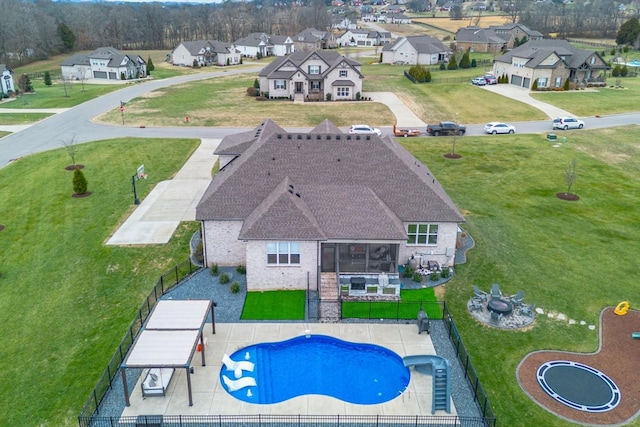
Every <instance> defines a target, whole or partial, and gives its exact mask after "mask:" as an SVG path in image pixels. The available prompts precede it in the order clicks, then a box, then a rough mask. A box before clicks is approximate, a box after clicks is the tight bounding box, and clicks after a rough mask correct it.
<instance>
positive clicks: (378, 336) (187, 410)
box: [122, 323, 456, 417]
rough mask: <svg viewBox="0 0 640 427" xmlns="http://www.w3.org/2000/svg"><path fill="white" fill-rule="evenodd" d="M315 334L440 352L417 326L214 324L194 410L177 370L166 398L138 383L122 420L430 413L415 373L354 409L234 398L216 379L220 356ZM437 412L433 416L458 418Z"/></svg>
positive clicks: (317, 399)
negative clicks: (397, 389) (386, 396)
mask: <svg viewBox="0 0 640 427" xmlns="http://www.w3.org/2000/svg"><path fill="white" fill-rule="evenodd" d="M306 330H309V331H310V333H311V334H321V335H329V336H332V337H335V338H339V339H342V340H345V341H352V342H359V343H369V344H377V345H380V346H383V347H386V348H388V349H390V350H392V351H394V352H396V353H397V354H399V355H400V356H401V357H404V356H409V355H418V354H436V352H435V349H434V347H433V344H432V342H431V337H430V336H429V335H428V334H427V333H425V332H423V333H422V334H418V329H417V327H416V325H415V324H360V323H357V324H353V323H349V324H344V323H311V324H308V323H217V324H216V334H215V335H214V334H212V332H211V325H210V324H209V325H208V326H206V327H205V337H206V339H207V346H206V349H205V356H206V366H205V367H203V366H202V362H201V355H200V353H195V354H194V357H193V363H192V366H193V367H194V369H195V373H194V375H192V376H191V385H192V397H193V406H189V398H188V394H187V382H186V379H185V372H184V369H179V370H176V372H175V373H174V376H173V378H172V380H171V383H170V385H169V388H168V389H167V393H166V395H165V396H164V397H163V396H154V397H146V398H143V397H142V393H141V388H140V381H138V383H137V384H136V387H135V388H134V389H132V390H130V392H131V398H130V401H131V406H129V407H126V408H125V410H124V412H123V413H122V416H127V417H130V416H131V417H133V416H137V415H240V414H242V415H249V414H274V415H288V414H296V415H297V414H306V415H427V416H430V415H432V414H431V399H432V393H431V386H432V378H431V375H429V374H427V373H423V372H421V371H420V370H419V371H416V369H415V368H410V369H411V381H410V382H409V387H408V388H407V390H406V391H405V392H404V393H403V394H401V395H400V396H398V397H397V398H395V399H393V400H391V401H389V402H386V403H383V404H378V405H356V404H351V403H346V402H343V401H341V400H338V399H335V398H332V397H328V396H320V395H306V396H300V397H296V398H293V399H289V400H287V401H285V402H281V403H277V404H273V405H259V404H252V403H247V402H243V401H240V400H237V399H235V398H234V397H233V396H231V395H230V394H228V393H227V391H226V390H225V389H224V387H223V386H222V385H221V384H220V383H219V381H218V378H219V374H220V369H221V367H222V356H223V355H224V354H225V353H226V354H232V353H234V352H235V351H237V350H239V349H241V348H243V347H246V346H248V345H252V344H257V343H261V342H274V341H283V340H287V339H290V338H293V337H296V336H300V335H305V333H306V332H305V331H306ZM455 414H456V411H455V408H454V405H453V402H451V414H447V413H446V412H444V411H436V413H435V415H455Z"/></svg>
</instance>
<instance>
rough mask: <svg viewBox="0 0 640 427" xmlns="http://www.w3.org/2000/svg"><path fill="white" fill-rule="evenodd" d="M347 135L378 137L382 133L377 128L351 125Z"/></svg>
mask: <svg viewBox="0 0 640 427" xmlns="http://www.w3.org/2000/svg"><path fill="white" fill-rule="evenodd" d="M349 133H350V134H352V135H354V134H358V135H374V134H375V135H378V136H380V135H381V134H382V132H381V131H380V129H378V128H373V127H371V126H369V125H351V127H350V128H349Z"/></svg>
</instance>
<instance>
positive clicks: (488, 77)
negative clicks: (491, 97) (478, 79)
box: [484, 74, 498, 85]
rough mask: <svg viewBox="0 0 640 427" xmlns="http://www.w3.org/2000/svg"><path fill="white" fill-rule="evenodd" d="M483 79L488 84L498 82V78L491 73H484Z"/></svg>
mask: <svg viewBox="0 0 640 427" xmlns="http://www.w3.org/2000/svg"><path fill="white" fill-rule="evenodd" d="M484 81H485V82H487V84H488V85H497V84H498V79H497V78H496V77H495V76H492V75H491V74H486V75H485V76H484Z"/></svg>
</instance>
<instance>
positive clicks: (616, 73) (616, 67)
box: [611, 65, 622, 77]
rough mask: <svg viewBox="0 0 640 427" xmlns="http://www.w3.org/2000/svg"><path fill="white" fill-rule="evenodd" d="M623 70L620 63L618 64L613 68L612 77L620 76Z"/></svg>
mask: <svg viewBox="0 0 640 427" xmlns="http://www.w3.org/2000/svg"><path fill="white" fill-rule="evenodd" d="M621 71H622V69H621V68H620V65H616V66H615V67H613V70H611V77H619V76H620V72H621Z"/></svg>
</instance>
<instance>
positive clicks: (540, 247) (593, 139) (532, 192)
mask: <svg viewBox="0 0 640 427" xmlns="http://www.w3.org/2000/svg"><path fill="white" fill-rule="evenodd" d="M637 134H638V128H637V127H635V126H634V127H627V128H623V129H607V130H594V131H584V132H579V133H578V132H576V133H574V134H572V135H571V137H570V139H569V142H568V143H566V144H564V146H563V147H562V148H552V146H551V144H550V143H548V142H546V140H545V139H544V137H543V136H542V135H515V136H513V137H509V138H508V139H506V138H481V137H465V138H464V141H463V142H462V143H461V144H460V145H458V148H457V150H456V152H458V153H460V154H462V156H463V157H462V158H461V159H459V160H448V159H446V158H444V157H443V156H442V154H443V153H447V152H448V151H449V148H450V141H447V139H449V138H445V139H437V140H429V144H425V143H424V139H422V138H415V139H412V138H409V139H403V140H402V143H403V145H405V146H407V148H408V149H410V150H411V151H412V152H413V153H414V155H416V157H418V158H419V159H420V160H421V161H423V162H424V163H425V164H427V165H428V166H429V168H430V169H431V171H432V172H433V173H434V174H435V176H436V177H438V179H439V181H440V183H441V184H442V185H443V187H444V188H445V189H446V191H447V193H448V194H449V195H450V196H451V197H452V199H453V200H454V201H455V203H456V204H457V206H458V207H459V208H460V209H461V211H462V212H463V213H464V215H465V218H466V223H465V224H464V225H463V227H464V228H465V229H466V230H467V231H469V232H470V234H471V236H473V238H474V239H475V244H476V245H475V248H474V249H472V250H471V251H470V252H469V253H468V254H467V255H468V260H467V263H466V264H462V265H458V266H457V267H456V274H455V276H454V278H453V280H452V281H451V282H449V283H448V284H446V285H445V289H446V298H445V299H446V301H447V305H448V306H449V308H450V310H451V312H452V313H453V314H454V317H455V321H456V325H457V326H458V329H459V331H460V333H461V336H462V337H463V340H464V344H465V346H466V348H467V349H468V350H469V352H470V354H471V356H472V363H473V364H474V366H475V368H476V370H477V371H478V374H479V376H480V379H481V381H482V385H483V387H484V389H485V391H486V392H487V394H488V396H489V399H490V401H491V403H492V405H493V407H494V410H495V412H496V415H497V418H498V422H499V424H500V425H509V426H520V425H525V424H523V421H522V420H523V416H524V417H525V418H526V419H527V423H526V425H544V426H547V427H548V426H563V427H564V426H570V425H574V424H572V423H569V422H566V421H564V420H562V419H560V418H558V417H555V416H554V415H551V414H550V413H548V412H547V411H546V410H544V409H542V408H540V407H539V406H538V405H537V404H535V403H534V402H533V401H531V400H530V399H529V398H528V397H527V396H526V395H525V394H524V393H523V392H522V390H521V389H520V387H519V386H518V384H517V381H516V377H515V372H516V368H517V366H518V363H519V362H520V361H521V360H522V358H523V357H524V356H525V355H526V354H527V353H529V352H531V351H536V350H545V349H555V350H567V351H577V352H594V351H596V350H597V348H598V332H597V330H596V331H590V330H589V329H588V328H587V327H586V326H581V325H578V324H576V325H569V323H568V322H567V321H558V320H555V319H549V318H547V317H546V316H538V317H537V318H536V322H535V324H534V326H533V327H532V328H531V329H529V330H526V331H503V330H497V329H492V328H489V327H487V326H484V325H480V324H478V323H477V322H476V321H475V320H473V318H472V316H471V315H470V314H469V313H468V311H467V309H466V302H467V301H468V299H469V298H470V297H471V296H472V295H473V291H472V286H473V284H477V285H478V286H479V287H480V288H481V289H484V290H485V291H488V290H489V288H490V286H491V284H492V283H499V284H500V287H501V289H502V290H503V291H504V292H505V293H508V294H515V293H516V292H517V291H518V290H520V289H522V290H523V291H524V292H525V301H526V302H528V303H532V302H535V303H536V305H537V306H538V307H542V308H543V309H544V310H545V312H546V311H550V312H554V313H564V314H566V316H567V317H568V318H570V319H575V320H576V321H580V320H584V321H586V322H587V324H594V325H598V317H599V314H600V311H601V310H602V309H603V308H604V307H607V306H615V305H616V304H617V303H618V302H620V301H623V300H628V301H630V303H631V307H632V308H633V307H635V308H638V306H640V300H639V299H637V295H638V292H637V280H638V274H637V268H636V266H637V260H636V257H637V254H638V252H639V251H640V243H639V242H640V228H639V227H638V226H637V224H638V223H639V222H640V213H639V212H638V210H637V209H636V207H637V205H638V203H640V143H639V142H638V140H637ZM573 159H575V160H576V162H577V171H578V178H577V180H576V182H575V185H574V189H575V192H577V193H578V195H579V196H580V200H579V201H577V202H566V201H562V200H560V199H558V198H556V197H555V193H558V192H563V191H565V190H566V183H565V181H564V171H565V169H566V168H567V166H568V164H569V163H570V162H571V161H572V160H573ZM634 298H636V299H634ZM630 357H635V356H631V355H630ZM631 425H639V422H638V421H635V422H633V423H632V424H631Z"/></svg>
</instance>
